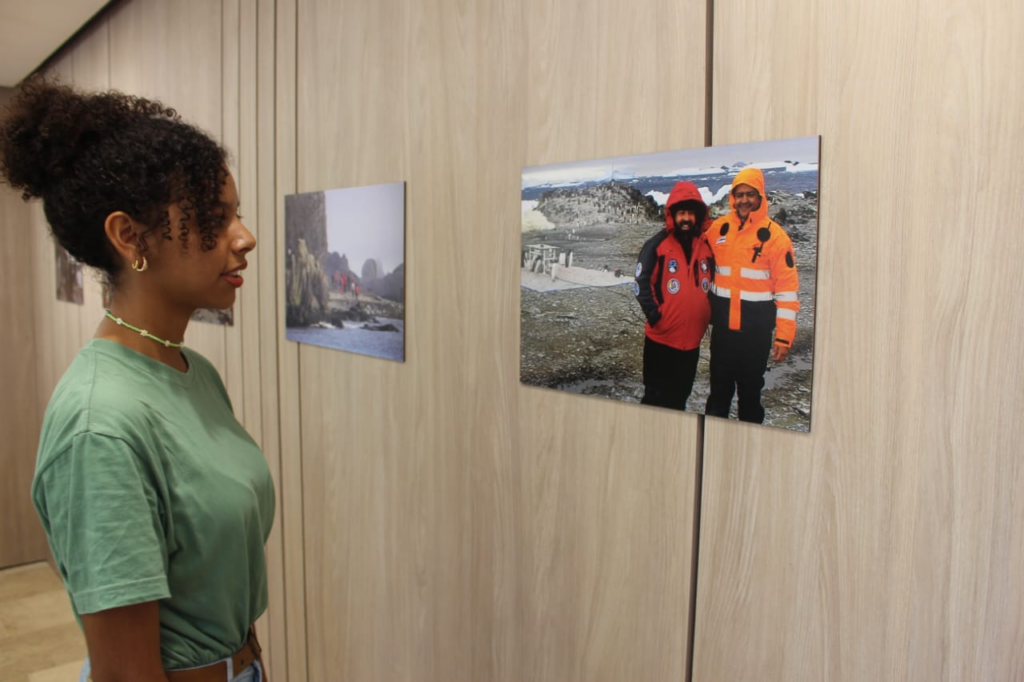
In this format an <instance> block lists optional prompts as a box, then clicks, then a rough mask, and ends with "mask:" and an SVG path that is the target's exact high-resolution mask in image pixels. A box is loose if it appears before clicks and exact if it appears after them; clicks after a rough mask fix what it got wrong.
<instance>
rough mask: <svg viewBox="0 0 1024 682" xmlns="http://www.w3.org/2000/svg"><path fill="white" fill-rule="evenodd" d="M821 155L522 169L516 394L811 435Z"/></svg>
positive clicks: (769, 149) (743, 150)
mask: <svg viewBox="0 0 1024 682" xmlns="http://www.w3.org/2000/svg"><path fill="white" fill-rule="evenodd" d="M819 149H820V138H819V137H806V138H796V139H788V140H774V141H770V142H758V143H750V144H737V145H726V146H718V147H705V148H700V149H691V150H684V151H678V152H663V153H656V154H647V155H642V156H629V157H618V158H610V159H601V160H596V161H585V162H579V163H562V164H555V165H549V166H536V167H531V168H525V169H524V170H523V176H522V226H521V230H522V249H521V253H520V268H521V282H520V283H521V286H520V295H521V298H520V302H521V306H520V316H521V327H520V329H521V346H520V348H521V351H520V380H521V381H522V383H524V384H527V385H531V386H539V387H544V388H551V389H556V390H561V391H567V392H570V393H577V394H581V395H589V396H599V397H604V398H610V399H613V400H620V401H624V402H634V403H637V402H639V403H642V404H645V405H650V406H653V407H658V408H662V409H675V410H683V411H687V412H694V413H698V414H707V415H709V416H717V417H722V418H728V419H734V420H740V421H745V422H752V423H759V424H765V425H768V426H775V427H781V428H786V429H791V430H795V431H805V432H807V431H810V428H811V395H812V383H813V382H812V376H813V367H814V319H815V315H814V313H815V309H814V293H815V283H816V276H817V244H818V186H819V183H818V165H819Z"/></svg>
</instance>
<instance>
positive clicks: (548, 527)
mask: <svg viewBox="0 0 1024 682" xmlns="http://www.w3.org/2000/svg"><path fill="white" fill-rule="evenodd" d="M705 6H706V3H704V2H661V1H649V2H642V3H639V4H634V5H630V4H628V3H618V2H611V1H604V2H598V3H584V2H568V3H548V2H542V1H540V0H537V1H534V2H528V3H526V12H525V13H526V16H527V17H528V24H527V28H526V30H525V33H524V35H523V38H524V39H525V40H526V45H527V49H526V55H524V56H525V58H526V60H527V61H526V63H527V65H528V69H527V73H526V78H525V80H524V82H523V100H524V101H525V107H524V110H523V111H522V112H515V113H517V114H520V115H522V116H525V121H526V156H525V158H524V165H530V166H533V165H540V164H547V163H556V162H563V161H572V160H583V159H590V158H601V157H608V156H616V155H624V154H637V153H646V152H654V151H666V150H675V149H685V148H690V147H700V146H703V143H704V127H705V125H704V124H705V120H704V115H705V105H706V102H705V78H704V67H705V62H706V57H705V49H706V46H705V40H704V27H705V24H706V7H705ZM512 181H513V178H512V177H509V178H508V179H507V180H506V182H507V183H509V184H511V182H512ZM511 199H518V192H517V193H516V194H515V196H514V197H511ZM516 211H518V209H516ZM508 223H509V224H510V226H511V225H515V223H516V215H511V216H509V219H508ZM513 232H516V234H515V235H514V240H511V241H510V243H509V244H508V247H509V248H510V249H518V248H519V244H518V233H517V231H515V230H513ZM508 260H509V262H511V261H513V260H514V258H509V259H508ZM508 274H509V276H510V277H511V278H512V279H513V280H514V281H515V282H516V284H518V271H517V270H516V269H514V268H513V269H512V271H511V272H508ZM510 303H511V304H512V305H513V306H515V307H514V309H516V310H517V309H518V306H516V305H515V304H516V303H517V300H516V299H515V298H513V299H512V300H511V301H510ZM516 347H517V345H513V348H516ZM510 350H512V349H510ZM637 352H640V349H637ZM509 355H512V356H513V358H512V359H511V360H510V361H508V362H507V363H506V364H505V367H506V371H508V372H509V373H510V374H511V375H512V376H513V377H515V376H516V375H517V373H518V362H517V360H516V359H515V356H517V355H518V353H517V352H510V353H509ZM518 404H519V418H518V424H517V425H516V428H517V430H518V431H519V446H518V449H517V450H515V451H513V452H511V453H509V456H511V457H514V458H517V459H518V460H519V468H520V470H521V476H522V485H523V493H524V494H523V498H522V502H521V505H520V506H519V507H518V508H517V510H516V511H517V512H518V514H520V515H521V516H520V518H519V519H518V521H519V523H521V524H522V528H523V536H524V539H525V542H524V546H523V547H522V555H521V556H520V557H519V560H518V561H517V563H516V570H517V571H519V572H520V573H521V574H522V575H521V577H520V580H522V581H523V584H522V592H523V598H524V600H525V602H526V604H527V605H528V606H527V607H526V613H525V617H526V619H525V622H524V623H523V624H522V637H523V638H524V641H523V645H522V649H523V656H524V657H525V662H524V666H525V667H524V669H523V670H522V671H520V675H519V677H518V679H532V680H579V681H581V682H583V681H588V682H589V681H591V680H624V679H636V680H641V679H643V680H683V679H684V678H685V675H686V657H687V645H688V641H687V640H688V634H689V629H688V622H687V618H688V612H689V607H690V584H691V583H690V581H691V556H692V542H693V536H692V534H693V530H694V505H695V500H694V494H695V493H694V491H695V473H696V454H697V447H698V429H697V424H698V421H697V419H698V418H697V417H695V416H693V415H680V414H678V413H673V412H670V411H665V410H652V409H648V408H641V407H639V406H636V405H622V404H615V403H612V402H606V401H602V400H599V399H582V398H579V397H574V396H567V395H565V394H558V393H554V392H550V391H543V390H538V389H528V388H521V389H520V390H519V400H518Z"/></svg>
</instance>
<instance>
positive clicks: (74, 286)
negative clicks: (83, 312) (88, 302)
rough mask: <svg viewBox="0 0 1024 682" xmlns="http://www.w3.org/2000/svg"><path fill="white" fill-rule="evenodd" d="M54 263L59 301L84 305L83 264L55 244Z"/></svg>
mask: <svg viewBox="0 0 1024 682" xmlns="http://www.w3.org/2000/svg"><path fill="white" fill-rule="evenodd" d="M53 250H54V263H55V266H56V267H55V270H56V272H57V300H58V301H65V302H67V303H74V304H76V305H82V304H83V302H84V300H85V295H84V290H83V289H82V264H81V263H79V262H78V261H77V260H75V259H74V257H73V256H72V255H71V254H70V253H68V252H67V251H65V250H64V248H63V247H62V246H61V245H60V244H58V243H57V242H56V241H54V242H53Z"/></svg>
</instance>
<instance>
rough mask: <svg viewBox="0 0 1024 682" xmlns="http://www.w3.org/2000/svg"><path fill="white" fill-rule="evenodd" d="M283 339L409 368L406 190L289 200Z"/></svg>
mask: <svg viewBox="0 0 1024 682" xmlns="http://www.w3.org/2000/svg"><path fill="white" fill-rule="evenodd" d="M285 307H286V321H285V322H286V330H285V336H286V337H287V339H288V340H289V341H296V342H298V343H308V344H313V345H317V346H323V347H325V348H332V349H334V350H342V351H348V352H351V353H360V354H362V355H371V356H374V357H378V358H386V359H388V360H396V361H398V362H404V361H405V183H403V182H396V183H391V184H386V185H372V186H367V187H351V188H347V189H333V190H327V191H322V192H308V193H304V194H292V195H289V196H286V197H285Z"/></svg>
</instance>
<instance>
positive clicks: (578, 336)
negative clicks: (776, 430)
mask: <svg viewBox="0 0 1024 682" xmlns="http://www.w3.org/2000/svg"><path fill="white" fill-rule="evenodd" d="M807 195H808V196H801V195H793V194H787V193H782V192H774V193H773V192H769V199H770V201H771V204H772V206H771V208H770V210H769V215H771V216H772V217H773V218H774V219H775V220H777V221H778V222H779V223H780V224H781V225H782V226H783V227H784V228H785V229H786V231H787V233H788V234H789V235H790V238H791V239H792V241H793V247H794V252H795V255H796V260H797V267H798V268H799V271H800V301H801V309H800V312H799V314H798V316H797V326H798V331H797V338H796V341H795V343H794V347H793V350H792V352H791V353H790V357H789V358H788V359H787V360H786V362H784V363H780V364H778V365H774V364H773V363H771V362H769V368H768V371H767V372H766V373H765V390H764V392H763V395H762V402H763V403H764V405H765V409H766V411H767V416H766V419H765V422H766V423H768V424H771V425H774V426H781V427H785V428H789V429H795V430H800V431H806V430H807V429H808V425H809V416H810V410H811V364H812V354H813V334H812V330H811V325H812V323H813V318H814V287H815V273H814V266H815V258H816V244H817V210H816V197H815V196H813V195H812V194H811V193H807ZM609 196H610V195H605V196H604V198H603V199H602V201H603V202H605V203H602V204H601V205H600V213H602V214H612V213H614V214H617V215H627V216H630V217H632V215H633V214H631V213H630V209H629V208H628V207H625V208H623V207H617V206H614V205H611V206H610V205H609V204H608V203H607V201H608V197H609ZM613 196H622V195H621V194H618V195H613ZM627 200H628V199H627ZM572 201H573V205H574V206H573V208H574V211H575V212H574V213H573V214H572V215H573V217H574V218H578V216H579V215H582V214H585V213H586V210H585V209H579V208H578V207H577V206H575V204H576V203H577V197H576V196H573V197H572ZM723 203H724V208H723V206H722V204H723ZM542 205H543V201H542V202H541V204H539V207H538V210H540V206H542ZM716 210H717V211H723V212H724V211H728V210H729V209H728V198H726V199H724V200H723V202H719V204H716V205H715V206H713V207H712V215H715V211H716ZM560 211H561V212H562V215H568V213H567V212H566V211H564V207H560V208H559V211H551V215H549V216H548V219H549V220H551V219H552V218H555V219H558V218H561V217H562V216H561V215H559V212H560ZM639 212H640V213H641V214H642V215H643V216H644V217H643V219H642V221H641V222H632V221H630V222H603V223H596V224H591V225H581V224H570V225H559V224H557V223H555V227H554V228H552V229H549V230H535V231H531V232H524V233H523V248H524V249H525V247H526V246H528V245H530V244H547V245H550V246H556V247H558V248H559V249H560V250H564V251H567V250H572V252H573V264H574V266H576V267H585V268H593V269H598V270H604V269H608V270H609V271H611V272H615V271H618V272H619V273H620V274H621V276H622V280H623V286H614V287H604V288H601V287H593V288H580V289H571V290H567V291H553V292H545V293H538V292H536V291H531V290H529V289H526V288H521V289H520V295H521V311H520V315H521V335H522V346H521V364H520V367H521V380H522V381H523V383H526V384H529V385H533V386H543V387H548V388H555V389H560V390H566V391H570V392H573V393H579V394H583V395H596V396H603V397H606V398H612V399H616V400H623V401H627V402H639V401H640V399H641V397H642V396H643V381H642V376H643V375H642V370H643V341H644V331H643V328H644V319H643V315H642V313H641V311H640V306H639V304H638V303H637V302H636V299H635V298H634V296H633V289H632V285H633V271H634V268H635V266H636V258H637V255H638V254H639V253H640V248H641V247H642V246H643V244H644V242H645V241H646V240H647V239H648V238H650V237H651V236H652V235H654V234H655V233H656V232H657V231H658V230H661V229H664V221H663V220H651V219H649V218H648V217H647V216H648V215H649V213H650V211H649V208H648V207H647V206H643V207H641V209H639ZM545 215H548V214H547V213H545ZM552 222H553V223H554V220H552ZM574 222H575V221H574ZM708 346H709V339H708V338H705V340H704V343H703V344H702V348H701V360H700V363H699V365H698V372H697V381H696V382H695V384H694V390H693V393H692V394H691V397H690V401H689V405H688V407H689V409H690V410H691V411H696V412H703V409H704V402H705V401H706V399H707V394H708V362H709V358H710V352H709V349H708ZM733 410H734V413H735V402H734V406H733Z"/></svg>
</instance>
